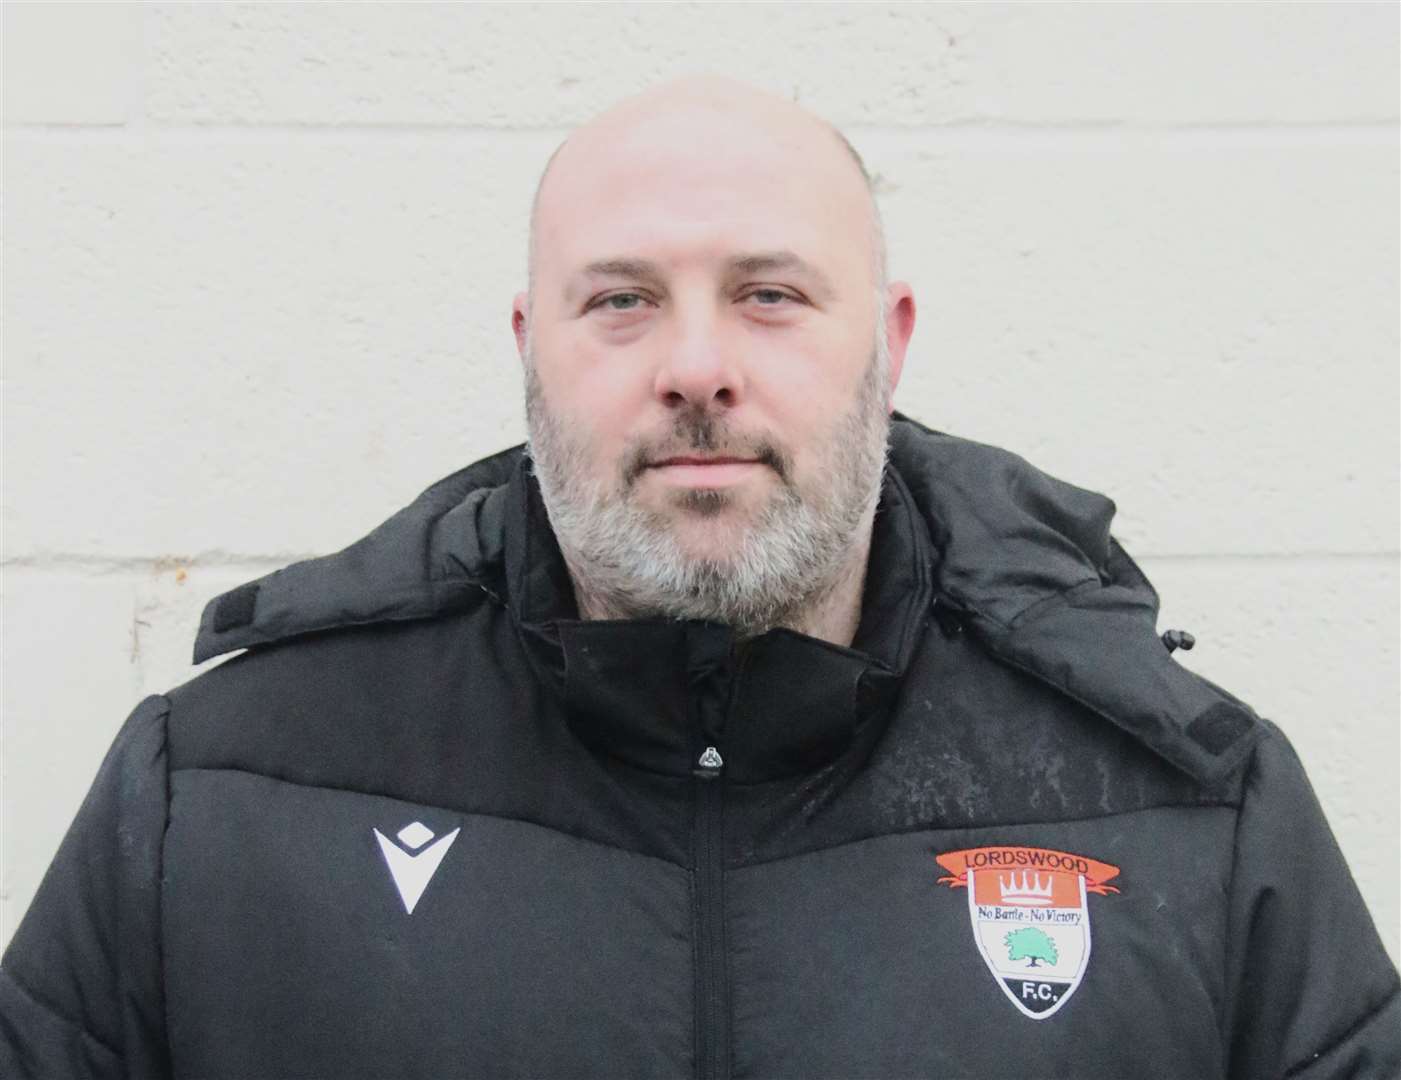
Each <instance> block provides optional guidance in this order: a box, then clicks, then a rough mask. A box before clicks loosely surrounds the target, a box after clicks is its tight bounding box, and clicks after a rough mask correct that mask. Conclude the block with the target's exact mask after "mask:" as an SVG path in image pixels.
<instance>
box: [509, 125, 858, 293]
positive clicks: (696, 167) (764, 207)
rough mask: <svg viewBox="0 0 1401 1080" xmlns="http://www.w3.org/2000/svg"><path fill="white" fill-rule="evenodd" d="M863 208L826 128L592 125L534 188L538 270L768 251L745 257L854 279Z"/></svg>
mask: <svg viewBox="0 0 1401 1080" xmlns="http://www.w3.org/2000/svg"><path fill="white" fill-rule="evenodd" d="M706 129H709V130H706ZM869 215H870V210H869V196H868V194H867V192H866V189H865V183H864V180H863V179H862V177H861V175H860V173H859V171H858V170H857V168H856V166H855V164H854V162H852V161H851V159H850V157H849V156H848V155H847V153H846V150H845V148H844V147H842V146H841V144H840V142H839V141H838V140H837V139H836V138H835V136H833V135H832V134H831V133H830V132H828V131H823V130H817V129H812V130H807V131H802V130H796V131H795V130H791V129H789V130H785V129H779V130H772V129H770V130H767V131H765V130H762V128H761V127H756V126H750V125H745V124H742V123H741V124H734V123H733V122H732V121H731V122H730V123H728V124H727V123H726V122H725V120H724V118H723V117H720V116H717V115H714V114H711V115H701V116H692V117H690V118H689V119H688V120H683V119H681V118H673V122H671V123H668V124H665V125H658V124H641V125H638V126H637V127H635V128H631V129H624V130H620V131H609V132H605V133H603V134H602V135H595V134H593V133H590V135H589V137H586V138H584V139H581V140H580V143H579V144H578V145H573V144H572V140H571V144H566V146H565V147H564V148H563V150H562V151H561V153H560V154H559V156H558V158H557V160H556V162H555V164H554V166H553V167H552V169H551V174H550V176H549V178H548V179H547V182H546V184H545V186H544V188H543V189H542V191H541V197H540V204H539V208H538V217H537V221H536V232H537V235H536V257H537V276H538V278H539V279H540V281H541V282H542V284H545V283H552V284H554V285H555V286H557V287H560V286H563V287H570V286H571V285H573V284H575V283H577V281H578V279H579V278H580V276H581V275H583V274H585V273H587V271H588V270H589V268H590V267H591V266H592V267H593V269H594V270H598V269H599V265H598V264H600V263H609V262H611V263H617V262H619V261H620V260H632V261H634V262H637V261H644V260H645V261H646V262H649V263H650V264H651V268H652V269H653V270H655V271H656V272H657V273H658V274H666V273H671V272H686V271H689V270H692V269H710V270H715V271H717V272H728V271H732V270H734V269H735V268H736V263H737V260H740V259H742V258H745V257H748V258H751V259H752V258H753V257H755V256H767V257H768V258H767V260H766V261H765V263H764V264H763V265H759V264H751V268H752V269H773V270H777V269H786V270H788V271H792V272H798V271H802V270H804V269H809V270H817V271H821V272H823V274H824V275H825V276H826V277H827V279H828V280H829V282H830V283H831V284H833V285H834V286H835V287H838V288H850V287H856V286H858V285H859V284H861V283H864V282H865V281H866V279H867V278H868V277H869V273H870V265H871V263H870V260H871V250H870V243H871V220H870V216H869ZM776 257H781V258H776ZM780 261H781V262H783V263H786V266H780V265H779V262H780Z"/></svg>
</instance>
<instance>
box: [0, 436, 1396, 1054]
mask: <svg viewBox="0 0 1401 1080" xmlns="http://www.w3.org/2000/svg"><path fill="white" fill-rule="evenodd" d="M1113 512H1114V506H1113V504H1112V503H1111V502H1110V501H1109V500H1108V499H1106V498H1104V497H1103V496H1101V495H1097V494H1094V493H1092V492H1088V491H1085V490H1082V489H1079V488H1075V487H1072V486H1070V485H1068V484H1065V483H1062V482H1060V481H1057V480H1054V479H1052V478H1050V477H1048V476H1046V475H1045V474H1043V473H1040V472H1038V471H1036V470H1035V469H1033V468H1031V467H1030V466H1028V465H1027V464H1026V463H1025V462H1023V461H1022V460H1021V459H1020V458H1017V457H1015V456H1014V455H1011V454H1008V453H1006V452H1004V451H1001V450H997V449H995V448H991V447H987V446H982V445H978V444H975V443H970V442H967V441H964V440H960V439H956V438H952V437H949V436H945V435H940V434H938V433H933V432H929V431H927V430H925V429H923V428H920V427H919V426H918V425H915V424H913V423H911V422H909V421H907V420H905V419H904V418H898V419H897V421H896V422H895V424H894V426H893V433H892V458H891V468H890V469H889V471H888V473H887V481H886V484H885V488H884V492H883V498H882V503H881V510H880V513H879V514H878V516H877V522H876V529H875V534H874V538H873V548H872V562H871V571H870V573H869V575H868V583H867V593H866V597H865V601H864V605H863V611H862V618H861V624H860V629H859V632H858V634H857V638H856V641H855V642H854V644H853V647H852V648H850V649H844V648H838V647H835V646H832V645H828V644H824V643H822V642H819V641H816V640H814V639H811V638H807V637H804V636H802V635H798V634H795V633H791V632H787V631H776V632H773V633H771V634H768V635H766V636H764V637H763V638H760V639H758V640H757V641H755V642H753V643H751V644H749V645H748V646H745V647H742V648H736V647H735V645H734V643H733V641H732V638H731V636H730V634H729V632H728V631H727V630H726V629H725V628H723V627H719V626H715V625H712V624H704V623H684V622H666V621H654V622H581V621H579V620H578V618H577V612H576V610H575V608H574V601H573V596H572V591H571V589H570V586H569V581H568V578H567V575H566V573H565V571H564V567H563V563H562V561H561V558H560V555H559V551H558V547H557V546H556V544H555V542H554V538H553V535H552V534H551V532H550V530H549V527H548V521H547V518H546V516H545V513H544V509H543V506H542V505H541V503H540V500H539V495H538V490H537V489H536V487H535V485H534V482H533V480H532V479H531V477H530V475H529V472H528V467H527V465H526V463H525V460H524V458H523V456H522V454H521V453H520V450H519V448H517V449H515V450H510V451H506V452H505V453H502V454H498V455H496V456H495V457H492V458H488V459H486V460H484V461H482V462H479V463H477V464H476V465H473V466H471V467H470V468H467V469H464V470H462V471H461V472H458V473H456V474H454V475H452V476H450V477H448V478H447V479H445V480H443V481H441V482H440V483H438V484H436V485H434V486H433V487H432V488H430V489H429V490H428V491H426V492H425V493H424V494H423V495H422V496H421V497H420V498H419V499H418V500H417V501H415V502H414V503H413V504H412V505H411V506H409V507H408V508H406V509H405V510H403V511H402V512H400V513H399V514H397V515H395V516H394V517H393V518H391V519H390V520H389V521H387V522H385V523H384V524H383V525H382V526H381V527H380V528H378V529H376V530H375V531H374V532H373V533H371V534H370V535H369V536H367V537H366V538H365V539H363V540H361V541H360V542H359V543H357V544H354V545H352V546H351V547H350V548H347V549H346V550H345V551H343V552H341V553H339V554H337V555H333V556H330V557H328V558H324V559H315V560H311V561H309V562H306V563H300V564H297V565H295V566H292V567H289V568H287V569H285V570H282V571H279V572H277V573H274V574H271V575H269V576H267V577H265V578H263V579H261V580H260V581H258V582H255V583H253V584H250V585H247V586H244V587H242V588H240V589H236V590H234V591H233V592H231V593H229V594H227V595H225V596H223V597H220V598H219V599H218V600H216V601H215V602H213V603H212V604H211V605H210V606H209V608H208V610H207V611H206V613H205V618H204V623H203V626H202V628H201V632H200V636H199V640H198V643H197V645H196V657H197V658H199V659H203V658H206V657H210V656H214V655H217V654H219V653H222V652H225V651H229V650H234V649H240V648H246V649H247V651H246V652H245V653H243V654H242V655H240V656H237V657H235V658H233V659H231V660H229V661H227V662H226V663H224V664H223V665H221V666H219V667H217V668H214V669H213V670H211V671H208V672H206V673H204V674H202V675H201V676H199V677H198V678H196V679H194V680H193V681H191V682H189V683H187V684H186V685H184V686H182V687H180V688H178V689H176V690H174V691H172V692H171V693H169V694H166V695H163V696H155V697H150V698H148V699H146V700H145V701H143V702H142V703H141V704H140V705H139V706H138V707H137V709H136V711H135V712H134V713H133V714H132V715H131V717H130V719H129V720H128V721H127V723H126V725H125V726H124V727H123V729H122V731H121V733H120V734H119V735H118V737H117V740H116V743H115V745H114V746H113V748H112V750H111V753H110V754H109V756H108V758H107V760H106V762H105V764H104V765H103V767H102V771H101V772H100V774H99V775H98V778H97V780H96V783H95V784H94V787H93V790H92V792H91V794H90V795H89V797H88V799H87V801H86V803H85V804H84V806H83V808H82V810H81V812H80V813H79V815H78V818H77V820H76V822H75V823H74V825H73V828H72V830H71V831H70V833H69V834H68V836H67V838H66V839H65V841H64V843H63V846H62V849H61V851H60V852H59V854H58V856H57V858H56V859H55V861H54V864H53V866H52V868H51V870H50V871H49V874H48V876H47V877H46V879H45V881H44V883H43V885H42V887H41V889H40V891H39V893H38V896H37V898H36V900H35V902H34V904H33V906H32V908H31V909H30V911H29V913H28V915H27V917H26V919H25V921H24V922H23V924H22V925H21V926H20V927H19V929H18V931H17V933H16V935H15V938H14V940H13V942H12V944H11V946H10V948H9V950H8V951H7V953H6V955H5V958H4V963H3V978H0V1035H3V1039H0V1042H3V1045H2V1046H0V1074H3V1075H4V1076H7V1077H17V1076H28V1075H41V1076H80V1075H99V1076H143V1077H145V1076H166V1075H174V1076H182V1077H242V1078H248V1077H291V1076H297V1077H326V1078H340V1077H361V1076H374V1077H395V1078H402V1077H468V1076H470V1077H487V1076H493V1077H494V1076H512V1077H568V1076H600V1077H624V1076H636V1077H663V1076H692V1075H695V1076H705V1077H710V1076H734V1077H795V1078H798V1077H802V1078H808V1077H843V1078H845V1077H1007V1078H1012V1077H1015V1078H1018V1080H1022V1078H1031V1077H1075V1078H1081V1077H1085V1078H1089V1077H1095V1078H1098V1077H1105V1078H1107V1077H1125V1078H1130V1077H1131V1078H1134V1080H1143V1078H1147V1077H1180V1078H1191V1080H1202V1078H1207V1077H1221V1076H1228V1075H1229V1076H1236V1077H1281V1076H1290V1077H1309V1078H1318V1077H1325V1076H1326V1077H1341V1076H1349V1077H1364V1076H1365V1077H1373V1076H1390V1075H1393V1074H1395V1073H1396V1071H1397V1070H1398V1062H1401V1010H1399V1009H1398V994H1397V989H1398V987H1397V976H1396V972H1395V970H1394V968H1393V967H1392V965H1391V963H1390V962H1389V960H1388V959H1387V957H1386V955H1385V953H1384V952H1383V949H1382V946H1381V944H1380V942H1379V941H1378V939H1377V935H1376V932H1375V930H1374V928H1373V926H1372V923H1371V920H1370V918H1369V916H1368V914H1367V911H1366V909H1365V907H1364V905H1363V902H1362V899H1361V897H1360V896H1359V894H1358V891H1357V889H1356V887H1355V886H1354V885H1353V882H1352V879H1351V877H1350V876H1349V874H1348V871H1347V868H1346V866H1345V865H1344V863H1343V860H1342V858H1341V857H1340V855H1339V853H1338V850H1337V847H1336V845H1335V843H1334V841H1333V839H1332V837H1331V835H1330V834H1329V831H1328V827H1327V825H1326V824H1325V823H1324V820H1323V818H1322V815H1321V814H1320V811H1319V808H1318V805H1317V803H1316V801H1315V799H1314V797H1313V794H1312V792H1311V791H1310V788H1309V785H1308V782H1307V780H1306V779H1305V777H1304V775H1303V773H1302V771H1301V769H1300V767H1299V763H1298V761H1297V760H1296V758H1295V756H1294V754H1293V753H1292V751H1291V750H1290V748H1289V746H1288V744H1287V743H1286V741H1285V739H1284V737H1283V736H1282V735H1281V734H1280V733H1279V731H1278V730H1277V729H1275V728H1274V727H1273V726H1271V725H1270V724H1269V723H1268V722H1266V721H1263V720H1260V719H1259V718H1257V717H1256V716H1255V715H1254V713H1253V712H1251V710H1250V709H1249V708H1248V707H1246V706H1245V705H1243V704H1242V703H1241V702H1239V701H1238V700H1237V699H1235V698H1234V697H1232V696H1231V695H1230V694H1228V693H1226V692H1225V691H1223V690H1221V689H1219V688H1218V687H1216V686H1214V685H1213V684H1211V683H1209V682H1207V681H1205V680H1203V679H1201V678H1199V677H1197V676H1195V675H1193V674H1191V673H1190V672H1188V671H1187V670H1186V669H1184V668H1182V667H1180V666H1179V665H1178V664H1177V663H1176V662H1175V661H1174V660H1173V659H1172V657H1171V656H1170V655H1169V652H1168V650H1167V649H1165V648H1164V646H1163V644H1162V643H1161V641H1160V640H1159V637H1158V634H1157V630H1156V627H1155V618H1156V614H1157V596H1156V594H1155V593H1154V591H1153V589H1152V588H1151V586H1150V585H1149V584H1148V582H1147V581H1146V580H1145V579H1144V577H1143V575H1142V574H1141V573H1140V572H1139V570H1138V568H1137V567H1136V566H1135V565H1134V563H1133V562H1132V561H1131V560H1130V559H1129V557H1128V556H1127V555H1126V554H1125V553H1124V552H1123V550H1122V549H1121V548H1120V547H1119V545H1118V544H1117V543H1116V542H1115V541H1114V540H1113V539H1112V538H1111V537H1110V534H1109V526H1110V519H1111V517H1112V515H1113ZM1091 946H1093V948H1091Z"/></svg>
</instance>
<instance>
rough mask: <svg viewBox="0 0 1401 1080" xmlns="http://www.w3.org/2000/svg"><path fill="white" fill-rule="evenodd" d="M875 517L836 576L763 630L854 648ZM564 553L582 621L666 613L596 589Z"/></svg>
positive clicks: (582, 570) (859, 532) (865, 527)
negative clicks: (792, 632) (637, 606)
mask: <svg viewBox="0 0 1401 1080" xmlns="http://www.w3.org/2000/svg"><path fill="white" fill-rule="evenodd" d="M871 517H873V515H868V517H867V520H866V521H865V522H864V523H863V525H862V527H861V528H860V529H859V530H858V534H857V535H859V536H860V538H861V539H860V542H859V543H857V544H856V545H855V546H853V548H852V550H851V552H850V554H849V555H848V557H847V559H846V560H845V561H844V562H843V563H842V564H841V565H840V566H839V567H838V568H837V571H836V573H835V574H833V575H832V577H831V578H830V579H829V580H828V581H827V582H826V583H825V584H824V585H823V586H822V587H821V588H819V589H817V590H815V591H814V592H813V593H811V594H810V595H809V596H808V597H807V598H805V599H804V600H803V601H801V602H800V603H798V604H796V605H794V607H792V608H791V609H789V610H788V611H785V612H783V613H781V614H779V615H778V616H777V617H775V619H774V620H773V622H772V624H771V625H768V626H765V627H764V629H765V630H767V629H774V628H777V627H784V628H786V629H789V630H795V631H797V632H798V633H800V634H806V635H808V636H809V637H813V638H817V639H818V640H820V641H826V642H828V643H830V644H832V645H840V646H842V647H844V648H846V647H849V646H850V645H851V643H852V642H853V641H854V640H855V639H856V630H857V628H858V626H859V625H860V623H861V600H862V597H863V596H864V594H865V586H866V564H867V562H868V560H869V558H870V552H871ZM561 548H562V554H563V555H564V563H565V566H566V567H567V569H568V571H569V577H570V580H571V581H572V582H573V585H574V598H575V602H576V604H577V605H578V608H579V617H580V618H581V619H629V618H639V617H646V616H655V615H658V614H666V613H665V612H652V611H639V610H636V609H635V608H633V607H632V606H630V605H629V604H627V603H626V601H625V600H623V599H622V598H618V597H613V596H610V595H605V594H604V593H603V592H602V591H601V590H599V589H597V588H594V587H593V586H592V583H591V579H590V575H589V574H588V572H587V570H586V569H585V568H584V567H583V565H582V564H581V563H580V562H579V561H577V560H576V558H575V557H574V556H573V554H572V553H571V552H569V551H568V550H565V549H563V545H561ZM760 632H762V631H760Z"/></svg>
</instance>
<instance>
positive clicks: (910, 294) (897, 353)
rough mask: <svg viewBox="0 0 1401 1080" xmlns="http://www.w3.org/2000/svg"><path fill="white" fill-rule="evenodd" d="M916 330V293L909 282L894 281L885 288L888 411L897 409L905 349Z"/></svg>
mask: <svg viewBox="0 0 1401 1080" xmlns="http://www.w3.org/2000/svg"><path fill="white" fill-rule="evenodd" d="M914 332H915V294H914V290H913V289H911V288H910V285H909V283H908V282H905V281H893V282H891V283H890V284H889V285H887V286H886V289H885V334H886V340H887V341H889V342H890V397H889V400H888V401H887V402H886V410H887V411H888V412H894V411H895V388H896V387H897V386H899V385H900V373H901V372H902V371H904V370H905V350H906V349H908V348H909V345H910V338H911V337H912V336H913V335H914Z"/></svg>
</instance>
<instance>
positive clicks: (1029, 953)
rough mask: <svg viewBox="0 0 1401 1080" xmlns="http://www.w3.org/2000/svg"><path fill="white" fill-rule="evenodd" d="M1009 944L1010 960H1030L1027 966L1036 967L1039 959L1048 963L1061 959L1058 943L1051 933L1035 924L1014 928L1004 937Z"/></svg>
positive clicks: (1008, 953) (1008, 957)
mask: <svg viewBox="0 0 1401 1080" xmlns="http://www.w3.org/2000/svg"><path fill="white" fill-rule="evenodd" d="M1002 940H1003V942H1004V943H1005V944H1006V945H1007V959H1008V960H1029V961H1031V962H1030V963H1029V964H1028V965H1027V967H1036V966H1037V963H1036V962H1037V961H1038V960H1044V961H1046V963H1048V964H1055V963H1058V962H1059V961H1060V954H1059V953H1057V952H1056V943H1055V942H1054V941H1052V940H1051V935H1050V934H1048V933H1046V931H1044V930H1041V929H1038V928H1037V927H1035V926H1023V927H1022V928H1021V929H1020V930H1013V931H1011V932H1010V933H1008V935H1007V936H1006V937H1005V938H1003V939H1002Z"/></svg>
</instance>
